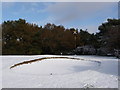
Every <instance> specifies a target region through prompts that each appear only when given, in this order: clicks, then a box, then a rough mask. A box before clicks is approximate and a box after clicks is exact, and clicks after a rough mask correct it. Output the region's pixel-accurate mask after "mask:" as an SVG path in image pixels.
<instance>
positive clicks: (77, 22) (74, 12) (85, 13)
mask: <svg viewBox="0 0 120 90" xmlns="http://www.w3.org/2000/svg"><path fill="white" fill-rule="evenodd" d="M19 18H22V19H26V20H27V21H28V22H30V23H36V24H38V25H39V26H41V25H42V26H43V25H45V24H46V23H54V24H56V25H63V26H65V28H72V27H73V28H78V29H88V31H89V32H90V33H95V32H97V28H98V26H99V25H100V24H101V23H103V22H106V19H108V18H118V3H117V2H106V3H105V2H3V3H2V21H6V20H18V19H19Z"/></svg>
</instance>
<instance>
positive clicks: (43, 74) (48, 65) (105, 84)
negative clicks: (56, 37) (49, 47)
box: [2, 55, 118, 88]
mask: <svg viewBox="0 0 120 90" xmlns="http://www.w3.org/2000/svg"><path fill="white" fill-rule="evenodd" d="M42 57H61V56H56V55H35V56H34V55H33V56H2V71H3V72H2V73H3V76H2V79H3V80H2V87H3V88H87V87H89V88H118V59H116V58H115V57H102V56H65V57H75V58H80V59H84V60H72V59H61V58H60V59H59V58H57V59H46V60H42V61H37V62H34V63H31V64H26V65H21V66H17V67H15V68H12V69H10V66H12V65H14V64H16V63H20V62H23V61H28V60H33V59H38V58H42ZM94 61H95V62H94ZM96 61H99V62H101V63H98V62H96Z"/></svg>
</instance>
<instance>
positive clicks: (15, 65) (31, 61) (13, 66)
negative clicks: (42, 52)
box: [10, 57, 101, 69]
mask: <svg viewBox="0 0 120 90" xmlns="http://www.w3.org/2000/svg"><path fill="white" fill-rule="evenodd" d="M61 58H62V59H72V60H83V61H89V60H85V59H81V58H74V57H43V58H39V59H34V60H29V61H23V62H21V63H17V64H14V65H12V66H11V67H10V69H12V68H15V67H17V66H20V65H23V64H31V63H33V62H37V61H42V60H45V59H61ZM90 61H91V62H96V63H98V64H99V66H100V65H101V62H100V61H93V60H90Z"/></svg>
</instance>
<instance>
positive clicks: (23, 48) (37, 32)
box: [2, 19, 120, 55]
mask: <svg viewBox="0 0 120 90" xmlns="http://www.w3.org/2000/svg"><path fill="white" fill-rule="evenodd" d="M119 27H120V20H119V19H108V22H106V23H103V24H102V25H100V26H99V27H98V28H99V32H98V33H96V34H94V33H93V34H91V33H89V32H88V31H87V30H82V29H80V30H79V29H76V28H70V29H68V28H65V27H64V26H62V25H58V26H57V25H55V24H51V23H47V24H46V25H44V26H43V27H42V26H38V25H36V24H32V23H28V22H27V21H26V20H24V19H19V20H14V21H13V20H11V21H9V20H8V21H4V22H3V23H2V54H3V55H33V54H35V55H37V54H39V55H40V54H60V53H62V54H68V53H69V52H71V51H73V50H75V48H76V47H80V46H85V45H91V46H93V47H94V48H95V49H96V51H97V52H100V49H101V48H102V47H103V48H107V49H109V52H113V50H114V49H120V45H119V43H118V40H119V41H120V37H119V36H120V31H119V29H118V28H119ZM74 31H76V35H74V34H73V33H74ZM75 37H76V40H75ZM75 44H76V46H75Z"/></svg>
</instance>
